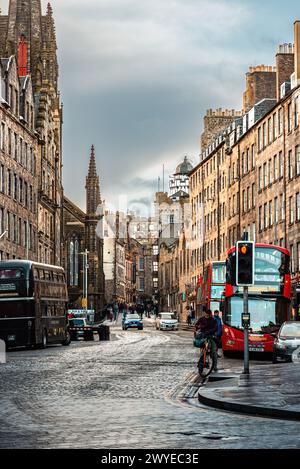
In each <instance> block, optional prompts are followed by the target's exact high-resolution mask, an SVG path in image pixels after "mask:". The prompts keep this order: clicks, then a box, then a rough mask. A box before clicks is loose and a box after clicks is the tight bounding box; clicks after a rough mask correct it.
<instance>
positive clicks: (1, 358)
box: [0, 339, 6, 363]
mask: <svg viewBox="0 0 300 469" xmlns="http://www.w3.org/2000/svg"><path fill="white" fill-rule="evenodd" d="M0 363H6V345H5V342H4V340H1V339H0Z"/></svg>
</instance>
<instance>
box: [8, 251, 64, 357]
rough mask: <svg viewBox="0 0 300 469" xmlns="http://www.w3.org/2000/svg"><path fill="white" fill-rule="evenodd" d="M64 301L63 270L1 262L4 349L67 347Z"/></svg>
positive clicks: (38, 265)
mask: <svg viewBox="0 0 300 469" xmlns="http://www.w3.org/2000/svg"><path fill="white" fill-rule="evenodd" d="M67 302H68V290H67V284H66V279H65V273H64V269H63V268H62V267H57V266H53V265H47V264H40V263H37V262H33V261H27V260H25V261H23V260H8V261H1V262H0V339H2V340H4V341H5V343H6V346H7V347H18V346H37V347H41V348H45V347H46V346H47V344H54V343H62V344H63V345H69V343H70V333H69V329H68V319H67Z"/></svg>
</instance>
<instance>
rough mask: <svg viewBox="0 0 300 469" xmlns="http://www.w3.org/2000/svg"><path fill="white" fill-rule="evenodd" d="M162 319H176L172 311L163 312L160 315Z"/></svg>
mask: <svg viewBox="0 0 300 469" xmlns="http://www.w3.org/2000/svg"><path fill="white" fill-rule="evenodd" d="M160 318H161V319H176V318H175V317H174V314H172V313H162V314H161V315H160Z"/></svg>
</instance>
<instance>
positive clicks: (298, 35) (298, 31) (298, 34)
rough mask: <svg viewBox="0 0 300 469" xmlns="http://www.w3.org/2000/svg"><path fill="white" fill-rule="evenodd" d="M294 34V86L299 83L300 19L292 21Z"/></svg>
mask: <svg viewBox="0 0 300 469" xmlns="http://www.w3.org/2000/svg"><path fill="white" fill-rule="evenodd" d="M294 35H295V38H294V40H295V78H296V86H297V85H300V21H298V20H297V21H295V23H294Z"/></svg>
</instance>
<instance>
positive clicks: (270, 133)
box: [257, 97, 299, 151]
mask: <svg viewBox="0 0 300 469" xmlns="http://www.w3.org/2000/svg"><path fill="white" fill-rule="evenodd" d="M298 125H299V98H298V97H295V98H294V99H293V101H292V102H290V103H289V104H288V109H287V131H288V132H292V130H293V129H295V128H297V127H298ZM282 133H283V110H282V108H281V109H279V110H278V112H274V114H273V115H272V116H271V117H269V118H268V120H267V121H266V122H264V123H263V124H262V126H260V127H258V129H257V143H258V149H259V151H261V150H263V149H264V148H266V146H267V145H270V144H271V143H273V142H274V141H275V140H276V139H277V137H279V136H280V135H282Z"/></svg>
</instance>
